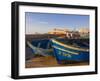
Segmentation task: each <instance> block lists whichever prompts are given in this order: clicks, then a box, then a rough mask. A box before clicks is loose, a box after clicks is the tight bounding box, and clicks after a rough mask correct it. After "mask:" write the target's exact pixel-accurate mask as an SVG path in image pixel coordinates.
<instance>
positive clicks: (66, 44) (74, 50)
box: [51, 39, 89, 64]
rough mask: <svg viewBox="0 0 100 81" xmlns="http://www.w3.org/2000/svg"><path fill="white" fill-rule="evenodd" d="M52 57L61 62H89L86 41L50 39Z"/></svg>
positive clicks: (87, 42) (87, 43) (87, 41)
mask: <svg viewBox="0 0 100 81" xmlns="http://www.w3.org/2000/svg"><path fill="white" fill-rule="evenodd" d="M51 42H52V48H53V52H54V55H55V57H56V59H57V61H58V63H59V64H60V63H61V61H65V62H66V63H67V61H70V62H71V61H75V62H89V40H88V39H63V40H62V39H51Z"/></svg>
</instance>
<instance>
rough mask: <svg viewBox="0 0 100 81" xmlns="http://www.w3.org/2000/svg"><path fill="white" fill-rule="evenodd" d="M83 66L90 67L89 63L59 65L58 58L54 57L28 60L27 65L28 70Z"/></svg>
mask: <svg viewBox="0 0 100 81" xmlns="http://www.w3.org/2000/svg"><path fill="white" fill-rule="evenodd" d="M69 62H70V63H69ZM81 65H89V63H88V62H71V61H66V63H63V62H62V64H58V63H57V60H56V58H54V57H52V56H46V57H42V56H41V57H34V58H32V59H30V60H26V63H25V67H26V68H36V67H38V68H39V67H58V66H81Z"/></svg>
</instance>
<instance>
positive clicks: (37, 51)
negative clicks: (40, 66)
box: [26, 40, 53, 59]
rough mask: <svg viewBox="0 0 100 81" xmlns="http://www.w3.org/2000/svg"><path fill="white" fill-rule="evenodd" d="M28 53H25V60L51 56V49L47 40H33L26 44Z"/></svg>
mask: <svg viewBox="0 0 100 81" xmlns="http://www.w3.org/2000/svg"><path fill="white" fill-rule="evenodd" d="M26 44H27V47H28V49H26V50H27V51H26V52H28V53H26V56H27V58H26V59H30V58H32V57H34V56H36V55H38V56H39V55H40V56H53V49H52V48H51V45H50V42H49V40H34V41H32V42H29V41H27V42H26Z"/></svg>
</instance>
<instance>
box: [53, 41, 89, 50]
mask: <svg viewBox="0 0 100 81" xmlns="http://www.w3.org/2000/svg"><path fill="white" fill-rule="evenodd" d="M51 41H52V42H54V43H56V44H59V45H61V46H64V47H67V48H70V49H73V50H78V51H86V52H88V51H89V49H84V48H77V47H73V46H70V45H66V44H64V43H61V42H59V41H57V40H55V39H51Z"/></svg>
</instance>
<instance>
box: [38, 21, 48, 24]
mask: <svg viewBox="0 0 100 81" xmlns="http://www.w3.org/2000/svg"><path fill="white" fill-rule="evenodd" d="M39 23H41V24H48V22H46V21H40V22H39Z"/></svg>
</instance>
